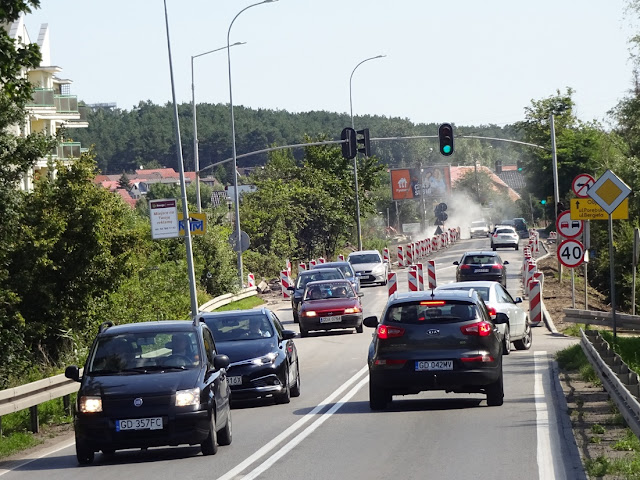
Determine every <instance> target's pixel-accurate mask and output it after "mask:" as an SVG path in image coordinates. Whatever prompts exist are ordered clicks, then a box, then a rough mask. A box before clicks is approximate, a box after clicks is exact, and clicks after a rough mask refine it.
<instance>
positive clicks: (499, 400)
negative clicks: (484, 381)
mask: <svg viewBox="0 0 640 480" xmlns="http://www.w3.org/2000/svg"><path fill="white" fill-rule="evenodd" d="M486 392H487V405H489V406H490V407H499V406H500V405H502V404H503V403H504V386H503V383H502V368H501V369H500V376H499V377H498V380H496V381H495V382H493V383H492V384H490V385H487V388H486Z"/></svg>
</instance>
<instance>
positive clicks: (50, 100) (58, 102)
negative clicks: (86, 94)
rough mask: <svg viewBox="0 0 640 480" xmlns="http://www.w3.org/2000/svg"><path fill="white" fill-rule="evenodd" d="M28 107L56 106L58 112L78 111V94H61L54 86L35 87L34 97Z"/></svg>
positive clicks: (74, 112)
mask: <svg viewBox="0 0 640 480" xmlns="http://www.w3.org/2000/svg"><path fill="white" fill-rule="evenodd" d="M27 107H36V108H50V107H55V109H56V113H63V114H64V113H67V114H68V113H73V114H77V113H78V96H77V95H61V94H57V93H55V91H54V89H53V88H34V89H33V97H32V99H31V101H30V102H28V103H27Z"/></svg>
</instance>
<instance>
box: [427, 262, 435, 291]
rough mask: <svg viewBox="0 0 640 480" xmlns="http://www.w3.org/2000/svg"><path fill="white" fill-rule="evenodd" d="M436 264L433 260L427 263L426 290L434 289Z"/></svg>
mask: <svg viewBox="0 0 640 480" xmlns="http://www.w3.org/2000/svg"><path fill="white" fill-rule="evenodd" d="M436 286H437V283H436V262H435V261H434V260H429V261H427V288H429V289H431V288H436Z"/></svg>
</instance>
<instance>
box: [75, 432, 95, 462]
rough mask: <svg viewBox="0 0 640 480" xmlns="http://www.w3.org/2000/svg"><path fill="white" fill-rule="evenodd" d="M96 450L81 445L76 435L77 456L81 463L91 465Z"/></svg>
mask: <svg viewBox="0 0 640 480" xmlns="http://www.w3.org/2000/svg"><path fill="white" fill-rule="evenodd" d="M94 456H95V452H94V451H93V450H91V449H90V448H87V447H85V446H84V445H81V444H80V443H79V442H78V438H77V437H76V458H77V459H78V463H79V464H80V465H89V464H91V463H93V459H94Z"/></svg>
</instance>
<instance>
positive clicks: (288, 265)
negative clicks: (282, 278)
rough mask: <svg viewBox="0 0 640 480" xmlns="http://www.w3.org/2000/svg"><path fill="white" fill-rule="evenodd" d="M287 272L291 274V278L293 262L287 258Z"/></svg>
mask: <svg viewBox="0 0 640 480" xmlns="http://www.w3.org/2000/svg"><path fill="white" fill-rule="evenodd" d="M287 272H289V276H291V261H290V260H289V259H288V258H287Z"/></svg>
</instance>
